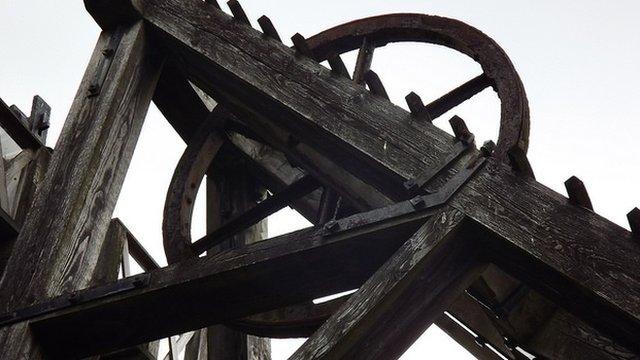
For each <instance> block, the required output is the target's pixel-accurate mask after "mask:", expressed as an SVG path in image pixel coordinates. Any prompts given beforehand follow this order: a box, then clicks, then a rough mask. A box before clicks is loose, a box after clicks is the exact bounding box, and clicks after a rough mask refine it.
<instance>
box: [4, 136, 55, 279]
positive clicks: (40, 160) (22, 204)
mask: <svg viewBox="0 0 640 360" xmlns="http://www.w3.org/2000/svg"><path fill="white" fill-rule="evenodd" d="M28 152H29V151H26V150H25V151H23V153H24V154H25V155H28ZM18 156H20V155H18ZM32 156H33V158H32V159H31V160H30V161H29V163H28V164H27V166H26V168H24V170H23V171H22V172H21V175H20V179H19V180H18V184H17V185H16V189H15V191H16V195H15V197H16V198H15V202H14V203H15V209H14V212H13V214H10V215H11V216H10V217H9V220H7V222H6V223H7V224H9V223H13V224H14V226H13V227H14V229H15V230H14V231H15V235H13V236H8V237H6V238H5V239H4V240H5V241H2V242H0V269H2V270H3V271H4V267H5V265H6V263H7V260H8V259H9V256H10V255H11V251H13V246H14V244H15V238H16V235H17V234H18V230H19V229H20V228H21V227H22V224H23V222H24V219H25V217H26V215H27V211H28V210H29V209H30V208H31V204H32V203H33V199H34V196H35V193H36V190H37V188H38V187H40V186H41V184H42V181H43V180H44V176H45V173H46V171H47V167H48V165H49V161H50V159H51V153H50V152H49V150H48V149H46V148H44V147H42V148H40V149H38V150H37V151H36V152H35V154H33V155H32Z"/></svg>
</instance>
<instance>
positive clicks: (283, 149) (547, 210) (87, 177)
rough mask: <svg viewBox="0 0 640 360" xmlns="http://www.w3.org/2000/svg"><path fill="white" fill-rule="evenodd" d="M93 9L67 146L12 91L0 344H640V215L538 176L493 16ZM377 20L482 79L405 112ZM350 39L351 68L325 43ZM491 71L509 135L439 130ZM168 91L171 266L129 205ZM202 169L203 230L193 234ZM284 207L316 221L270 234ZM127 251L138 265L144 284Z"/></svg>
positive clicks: (145, 2) (486, 354) (61, 347)
mask: <svg viewBox="0 0 640 360" xmlns="http://www.w3.org/2000/svg"><path fill="white" fill-rule="evenodd" d="M85 5H86V7H87V10H88V11H89V13H90V14H91V16H93V18H94V19H95V21H96V22H97V23H98V24H99V25H100V26H101V28H102V33H101V35H100V38H99V39H98V43H97V45H96V48H95V51H94V53H93V55H92V57H91V60H90V62H89V64H88V66H87V70H86V73H85V75H84V77H83V80H82V82H81V84H80V86H79V89H78V93H77V95H76V97H75V99H74V102H73V105H72V107H71V109H70V112H69V115H68V117H67V120H66V122H65V125H64V128H63V131H62V134H61V135H60V138H59V139H58V142H57V144H56V146H55V148H54V150H53V151H50V150H48V149H46V148H45V147H44V141H45V136H46V127H47V126H48V111H49V110H48V107H47V106H45V105H46V104H44V105H43V103H42V102H40V100H41V99H40V100H37V101H34V110H33V112H32V116H31V120H30V121H28V120H26V119H27V117H26V116H24V115H20V112H19V111H16V109H13V110H12V109H10V108H9V107H8V106H6V105H5V103H4V102H1V103H0V126H2V128H3V129H4V130H5V131H6V132H7V133H8V134H9V136H11V137H12V138H13V139H14V140H15V141H16V143H17V144H18V145H19V146H20V147H21V148H23V149H26V150H24V151H29V158H28V161H26V160H25V162H24V164H29V165H28V166H27V165H24V166H27V167H25V169H27V170H28V172H27V173H26V174H29V175H23V176H26V177H27V178H31V177H32V178H33V179H34V180H33V181H32V183H30V184H27V185H20V186H21V187H20V189H21V190H20V191H21V194H22V195H20V197H19V199H18V200H15V199H14V200H12V201H13V203H15V204H18V203H19V204H20V205H19V206H18V205H11V206H9V205H6V201H5V200H2V199H3V197H2V196H0V200H2V201H3V204H2V208H3V209H7V206H9V207H8V208H9V209H11V211H10V212H9V213H6V211H4V210H3V211H2V212H0V220H2V221H0V223H1V224H0V231H2V234H3V236H4V238H5V239H7V241H5V242H4V243H3V244H2V248H0V266H1V267H2V269H3V277H2V282H1V283H0V287H1V289H2V290H1V291H0V304H2V307H3V310H4V311H5V315H2V316H0V358H3V359H19V358H30V359H47V358H56V359H57V358H60V359H69V358H85V357H93V356H100V357H102V358H106V359H124V358H136V359H152V358H153V359H155V358H157V356H158V344H157V340H158V339H161V338H167V337H168V338H170V341H169V343H170V346H171V351H170V353H169V354H168V355H167V356H168V357H173V356H174V355H175V356H177V353H178V352H180V350H182V349H184V351H185V355H184V356H185V358H186V359H214V360H217V359H227V358H246V359H250V358H269V356H270V355H269V345H268V342H267V341H265V340H264V339H260V338H258V337H254V336H263V337H291V336H308V337H309V339H308V340H307V341H306V342H305V343H304V345H303V346H302V347H301V348H300V349H298V351H297V352H296V353H295V354H294V355H293V356H292V357H291V359H343V358H344V359H390V358H397V357H399V356H400V355H402V353H403V352H404V351H405V350H406V349H407V348H408V347H409V346H410V345H411V344H412V343H413V341H414V340H415V339H416V338H417V337H418V336H419V335H420V334H421V333H422V332H423V331H424V330H425V329H426V328H427V327H429V326H430V325H432V324H436V325H437V326H440V327H441V328H442V329H443V330H445V331H446V332H447V333H448V334H449V335H450V336H452V337H453V338H454V339H455V340H456V341H458V342H459V343H460V344H462V345H463V346H464V347H465V348H467V349H468V350H469V351H470V352H471V353H472V354H473V355H474V356H476V357H478V358H481V359H501V358H506V359H530V358H551V359H633V358H638V357H640V342H639V341H638V339H640V260H639V259H640V241H639V240H638V239H639V238H640V210H637V209H635V210H633V211H631V212H630V213H629V221H630V224H631V229H632V231H627V230H626V229H623V228H621V227H620V226H618V225H616V224H614V223H612V222H610V221H608V220H606V219H604V218H603V217H601V216H599V215H598V214H596V213H595V212H594V211H593V207H592V205H591V201H590V200H589V197H588V194H587V192H586V189H585V188H584V185H583V184H582V182H581V181H580V180H579V179H577V178H575V177H573V178H571V179H569V180H568V181H567V183H566V187H567V192H568V198H567V197H565V196H563V195H560V194H558V193H555V192H554V191H552V190H550V189H548V188H546V187H544V186H543V185H541V184H540V183H538V182H536V181H535V179H534V177H533V171H532V169H531V167H530V166H529V163H528V161H527V159H526V150H527V147H528V130H529V119H528V105H527V102H526V96H525V95H524V88H523V86H522V84H521V82H520V80H519V78H518V77H517V73H515V70H514V69H513V65H512V64H511V63H510V61H509V60H508V58H507V57H506V54H504V53H503V52H502V51H501V50H500V49H499V47H498V46H497V44H495V43H494V42H493V41H492V40H490V39H488V38H486V36H485V35H484V34H482V33H481V32H479V31H478V30H476V29H473V28H471V27H469V26H468V25H465V24H463V23H460V22H457V21H454V20H450V19H444V18H439V17H435V16H427V15H416V14H411V15H410V16H409V17H407V16H408V15H407V14H396V15H389V16H387V17H378V18H371V19H365V20H363V21H362V22H353V23H349V24H347V25H346V26H348V27H352V28H353V29H355V28H357V27H358V26H361V27H362V28H359V29H358V31H355V30H354V32H353V33H354V34H360V36H362V37H363V38H357V39H355V40H354V37H355V35H354V36H350V35H349V36H342V35H341V33H340V32H339V31H337V30H335V29H330V30H328V31H326V32H323V33H321V34H320V35H318V36H315V37H310V38H309V39H305V38H304V37H302V36H301V35H299V34H296V35H295V36H294V37H293V38H292V40H293V42H294V45H295V46H294V48H289V47H287V46H285V45H283V44H282V43H281V41H280V36H279V35H278V33H277V32H276V31H275V28H274V27H273V24H271V21H270V20H269V19H268V18H266V17H264V16H263V17H261V18H260V20H259V21H258V23H259V24H260V26H261V28H262V32H260V31H257V30H255V29H253V28H251V27H250V25H249V24H248V18H247V16H246V14H245V13H244V11H243V10H242V8H241V7H240V4H239V3H238V2H237V1H234V0H232V1H230V2H229V7H230V9H231V11H232V13H233V16H229V15H227V14H226V13H224V12H223V11H221V10H220V7H219V6H218V5H217V3H216V2H215V1H210V0H207V1H201V0H115V1H106V0H85ZM407 19H411V21H408V20H407ZM382 22H385V24H386V25H387V26H389V29H392V30H389V31H388V32H387V33H386V34H387V35H389V34H391V35H389V36H396V37H402V36H404V37H407V38H410V39H411V37H412V36H413V35H407V34H409V33H410V32H409V30H407V29H408V27H410V26H425V28H424V29H422V32H426V33H428V34H430V35H429V36H431V37H432V39H431V40H430V41H432V42H435V43H441V44H443V45H447V46H451V47H453V48H455V49H457V50H459V51H462V52H464V53H465V54H467V55H470V56H474V58H476V57H477V58H478V59H480V60H479V61H483V63H482V65H483V70H484V71H485V73H484V74H482V75H479V76H478V77H476V78H474V79H472V80H470V81H469V82H468V83H466V84H464V85H462V86H461V87H459V88H457V89H455V90H454V91H452V92H450V93H449V94H447V95H445V96H443V97H442V98H440V99H438V100H436V101H434V102H432V103H430V104H427V105H424V104H423V103H422V100H420V98H419V97H418V96H417V95H416V94H413V93H412V94H410V95H409V96H408V97H407V102H408V104H409V108H410V110H411V112H407V111H405V110H404V109H402V108H400V107H398V106H396V105H394V104H392V103H390V102H389V100H388V98H387V96H386V92H385V90H384V87H383V86H382V83H381V81H380V79H379V77H378V76H377V74H375V73H374V72H372V71H370V70H369V66H370V65H371V56H372V53H373V49H374V48H375V46H374V45H375V44H373V42H372V40H371V39H372V38H373V33H372V34H369V38H368V40H367V38H366V36H365V35H362V34H364V33H366V31H365V30H367V29H369V30H370V29H372V28H374V25H376V24H379V23H382ZM403 26H406V27H407V28H403ZM428 26H433V28H437V29H444V30H437V31H442V32H441V33H438V32H437V31H436V30H432V29H430V28H428ZM363 29H364V30H363ZM434 34H435V35H434ZM434 39H435V40H434ZM466 39H472V40H473V41H471V42H469V43H470V44H471V43H473V44H476V45H477V46H478V47H477V48H474V47H473V46H471V45H468V44H465V42H464V41H466ZM487 39H488V40H487ZM354 43H355V44H358V46H357V47H359V48H360V52H359V56H358V61H357V64H358V65H357V68H356V71H355V72H354V74H353V76H352V77H351V76H350V74H349V73H348V72H347V71H346V68H345V67H344V64H342V62H341V60H340V57H339V56H338V55H337V54H335V53H333V52H331V51H329V50H330V49H329V47H328V45H327V44H332V46H337V48H339V49H342V50H347V49H352V48H354V45H353V44H354ZM360 44H361V45H360ZM478 44H483V45H482V46H480V45H478ZM488 48H491V49H493V50H495V48H497V49H498V50H495V51H494V52H486V53H485V52H483V51H486V50H487V49H488ZM478 54H481V55H478ZM487 54H490V55H491V56H489V55H487ZM476 55H477V56H476ZM319 60H328V62H329V64H330V67H331V69H328V68H326V67H324V66H323V65H321V64H319V62H318V61H319ZM365 85H366V86H367V87H368V88H367V87H365ZM487 87H493V88H494V89H495V90H496V92H497V93H498V94H499V95H500V99H501V101H502V104H503V109H502V114H501V116H502V117H501V133H500V137H499V138H498V140H497V144H493V143H487V144H485V145H483V146H482V147H481V148H480V149H478V148H476V145H475V142H474V139H473V134H471V132H470V131H469V129H467V128H466V125H465V124H464V121H462V119H460V118H457V117H455V118H453V119H452V120H451V122H450V123H451V125H452V127H453V130H454V134H455V136H451V135H449V134H447V133H446V132H444V131H442V130H440V129H439V128H437V127H436V126H434V125H433V124H432V121H433V120H434V119H435V118H436V117H437V116H439V115H441V114H443V113H444V112H446V110H447V109H450V108H451V107H453V106H455V105H457V104H459V103H460V102H462V101H464V100H466V99H468V98H469V97H470V96H473V94H475V93H477V92H479V91H481V90H482V89H484V88H487ZM151 101H153V102H154V103H155V104H156V105H157V107H158V108H159V109H160V111H161V112H162V113H163V115H164V116H165V117H166V119H167V120H168V121H169V123H170V124H171V125H172V126H173V127H174V128H175V130H176V131H177V133H178V134H179V135H180V137H181V138H182V139H183V140H184V141H185V143H187V150H186V151H185V154H184V155H183V157H182V159H181V160H180V163H179V164H178V166H177V168H176V172H175V174H174V179H173V181H172V184H171V189H170V190H169V193H168V195H167V203H166V207H165V212H164V222H165V223H164V224H163V232H164V234H163V235H164V239H163V240H164V246H165V251H166V255H167V259H168V262H169V264H170V265H169V266H167V267H159V266H158V265H157V263H156V262H155V261H154V260H153V258H151V257H150V256H149V254H147V253H146V251H145V250H144V248H143V247H142V246H141V245H140V243H139V242H138V241H137V240H136V239H135V237H134V236H133V235H132V234H131V233H130V232H129V231H128V230H127V229H126V227H125V226H124V224H122V223H121V222H120V221H119V220H117V219H111V216H112V212H113V209H114V207H115V203H116V200H117V198H118V194H119V191H120V188H121V186H122V183H123V181H124V177H125V174H126V171H127V168H128V165H129V162H130V160H131V157H132V154H133V151H134V148H135V145H136V141H137V138H138V135H139V133H140V130H141V128H142V124H143V121H144V117H145V115H146V112H147V109H148V107H149V105H150V103H151ZM36 102H37V104H36ZM25 123H26V124H31V125H25ZM238 164H241V165H242V166H240V168H241V169H242V170H238V166H237V165H238ZM27 170H25V171H27ZM2 171H4V170H2ZM45 172H46V174H45ZM205 176H206V178H205ZM205 179H206V180H205ZM202 181H205V183H206V186H207V231H208V235H207V236H205V237H203V238H201V239H199V240H196V241H192V239H191V237H190V223H191V215H192V212H193V199H194V197H195V194H196V192H197V189H198V187H199V185H200V183H201V182H202ZM0 185H2V184H0ZM0 188H3V189H4V188H7V186H6V185H2V186H0ZM267 191H268V193H270V194H272V195H270V196H267ZM0 195H1V194H0ZM16 198H17V196H16ZM287 205H290V206H292V207H293V208H294V209H296V210H297V211H298V212H300V213H301V214H302V215H303V216H305V217H306V218H307V219H308V220H309V221H310V222H312V223H313V224H314V226H313V227H312V228H308V229H303V230H300V231H296V232H293V233H290V234H286V235H282V236H279V237H275V238H271V239H265V236H264V231H265V226H266V224H265V222H264V221H262V220H263V219H265V218H266V217H267V216H268V215H270V214H272V213H273V212H275V211H277V210H279V209H281V208H282V207H285V206H287ZM51 214H56V216H55V219H56V220H55V221H54V220H53V219H52V216H51ZM248 229H249V230H248ZM158 241H160V239H158ZM33 249H39V251H34V250H33ZM203 253H206V256H200V255H201V254H203ZM129 255H130V256H131V257H133V258H134V259H135V260H136V261H137V262H138V263H139V264H140V265H141V267H142V268H143V269H144V271H145V272H144V273H142V274H138V275H131V276H129V275H130V274H131V272H130V268H129V265H128V261H129V260H128V259H129ZM119 268H121V270H122V271H121V273H122V275H123V276H124V277H123V278H121V279H119V280H118V269H119ZM354 289H357V291H355V293H353V294H352V295H350V296H348V297H342V298H339V299H336V300H334V301H330V302H328V303H326V304H322V305H320V306H314V305H313V304H311V301H312V300H314V299H317V298H319V297H323V296H327V295H332V294H336V293H339V292H343V291H348V290H354ZM283 314H286V316H285V315H283ZM283 318H284V319H286V321H280V322H276V321H274V319H279V320H282V319H283ZM180 334H182V335H181V336H178V335H180ZM247 334H249V335H247Z"/></svg>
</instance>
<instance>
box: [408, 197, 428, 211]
mask: <svg viewBox="0 0 640 360" xmlns="http://www.w3.org/2000/svg"><path fill="white" fill-rule="evenodd" d="M409 202H410V203H411V206H413V208H414V209H421V208H423V207H424V206H425V202H424V199H423V198H422V196H416V197H414V198H413V199H411V200H409Z"/></svg>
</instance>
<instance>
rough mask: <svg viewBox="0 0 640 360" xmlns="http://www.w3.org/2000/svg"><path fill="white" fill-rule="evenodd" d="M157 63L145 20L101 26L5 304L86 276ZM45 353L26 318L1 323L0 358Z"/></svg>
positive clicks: (31, 299)
mask: <svg viewBox="0 0 640 360" xmlns="http://www.w3.org/2000/svg"><path fill="white" fill-rule="evenodd" d="M159 69H160V63H159V59H158V57H157V56H155V57H154V56H150V51H149V48H148V41H147V38H146V36H145V28H144V25H143V23H142V22H136V23H134V24H132V25H129V26H127V27H124V26H121V27H118V28H116V29H114V30H110V31H104V32H102V33H101V35H100V37H99V39H98V43H97V45H96V48H95V50H94V52H93V55H92V57H91V59H90V61H89V65H88V67H87V70H86V72H85V75H84V77H83V79H82V82H81V84H80V87H79V90H78V92H77V94H76V97H75V99H74V102H73V104H72V106H71V109H70V111H69V115H68V117H67V120H66V122H65V125H64V128H63V130H62V133H61V135H60V137H59V139H58V142H57V144H56V151H55V153H54V154H53V156H52V159H51V164H50V165H49V168H48V170H47V174H46V178H45V180H44V182H43V183H42V186H41V187H39V188H38V189H37V192H36V196H35V200H34V202H33V205H32V206H31V209H30V210H29V212H28V214H27V216H26V219H25V222H24V225H23V228H22V231H21V233H20V235H19V237H18V239H17V241H16V246H15V249H14V251H13V253H12V255H11V258H10V259H9V262H8V264H7V267H6V271H5V273H4V277H3V278H2V283H1V291H0V304H1V305H2V307H3V308H4V310H10V309H15V308H19V307H23V306H27V305H31V304H33V303H35V302H36V301H41V300H42V299H45V298H47V297H51V296H55V295H60V294H62V293H64V292H67V291H74V290H78V289H81V288H84V287H86V286H87V285H89V284H90V283H91V280H92V276H93V273H94V269H95V267H96V264H97V263H98V261H97V260H98V257H99V255H100V250H101V248H102V244H103V241H104V238H105V234H106V232H107V228H108V225H109V221H110V218H111V214H112V212H113V209H114V207H115V204H116V200H117V198H118V194H119V192H120V189H121V187H122V183H123V181H124V177H125V174H126V171H127V168H128V166H129V162H130V160H131V156H132V155H133V150H134V147H135V144H136V141H137V139H138V135H139V133H140V130H141V128H142V123H143V120H144V117H145V114H146V112H147V109H148V106H149V103H150V101H151V96H152V95H153V90H154V88H155V83H156V81H157V78H158V74H159ZM44 356H45V355H44V354H43V353H42V352H41V351H40V349H39V348H38V346H37V344H36V341H35V340H34V338H33V336H32V334H31V331H30V328H29V327H28V326H27V324H26V323H19V324H16V325H13V326H8V327H5V328H3V329H1V330H0V358H3V359H18V358H29V359H41V358H44Z"/></svg>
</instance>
